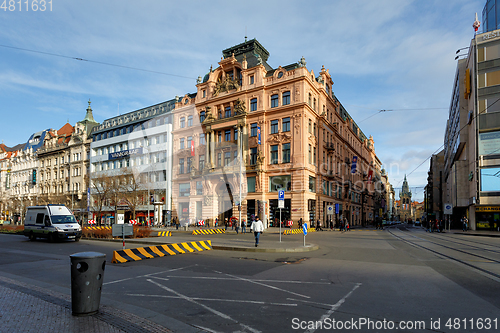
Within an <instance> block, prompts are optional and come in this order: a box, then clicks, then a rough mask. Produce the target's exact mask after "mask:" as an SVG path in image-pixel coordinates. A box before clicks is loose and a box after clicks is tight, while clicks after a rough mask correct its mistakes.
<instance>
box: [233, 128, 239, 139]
mask: <svg viewBox="0 0 500 333" xmlns="http://www.w3.org/2000/svg"><path fill="white" fill-rule="evenodd" d="M236 140H238V128H235V129H234V141H236Z"/></svg>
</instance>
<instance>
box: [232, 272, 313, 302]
mask: <svg viewBox="0 0 500 333" xmlns="http://www.w3.org/2000/svg"><path fill="white" fill-rule="evenodd" d="M226 275H227V276H231V277H233V278H235V279H238V280H242V281H247V282H251V283H255V284H258V285H259V286H264V287H267V288H271V289H275V290H279V291H283V292H285V293H289V294H292V295H297V296H300V297H305V298H311V297H309V296H306V295H302V294H298V293H294V292H293V291H289V290H285V289H281V288H278V287H275V286H271V285H269V284H265V283H260V282H257V281H253V280H250V279H245V278H242V277H239V276H236V275H231V274H227V273H226Z"/></svg>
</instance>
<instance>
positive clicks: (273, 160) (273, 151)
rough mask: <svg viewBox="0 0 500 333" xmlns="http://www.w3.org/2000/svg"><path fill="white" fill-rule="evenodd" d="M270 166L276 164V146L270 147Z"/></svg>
mask: <svg viewBox="0 0 500 333" xmlns="http://www.w3.org/2000/svg"><path fill="white" fill-rule="evenodd" d="M271 164H278V145H272V146H271Z"/></svg>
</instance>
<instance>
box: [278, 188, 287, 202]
mask: <svg viewBox="0 0 500 333" xmlns="http://www.w3.org/2000/svg"><path fill="white" fill-rule="evenodd" d="M278 199H279V200H285V190H279V192H278Z"/></svg>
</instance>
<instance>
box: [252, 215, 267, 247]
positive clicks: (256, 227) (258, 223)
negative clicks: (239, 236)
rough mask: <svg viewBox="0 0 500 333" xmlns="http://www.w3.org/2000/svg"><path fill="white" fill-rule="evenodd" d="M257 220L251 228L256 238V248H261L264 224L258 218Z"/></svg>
mask: <svg viewBox="0 0 500 333" xmlns="http://www.w3.org/2000/svg"><path fill="white" fill-rule="evenodd" d="M256 219H257V221H253V222H252V225H251V226H250V230H251V231H253V234H254V236H255V247H257V246H259V236H260V234H261V233H262V232H263V231H264V224H262V221H261V220H260V219H259V218H258V217H256Z"/></svg>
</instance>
